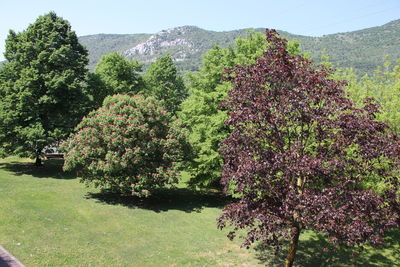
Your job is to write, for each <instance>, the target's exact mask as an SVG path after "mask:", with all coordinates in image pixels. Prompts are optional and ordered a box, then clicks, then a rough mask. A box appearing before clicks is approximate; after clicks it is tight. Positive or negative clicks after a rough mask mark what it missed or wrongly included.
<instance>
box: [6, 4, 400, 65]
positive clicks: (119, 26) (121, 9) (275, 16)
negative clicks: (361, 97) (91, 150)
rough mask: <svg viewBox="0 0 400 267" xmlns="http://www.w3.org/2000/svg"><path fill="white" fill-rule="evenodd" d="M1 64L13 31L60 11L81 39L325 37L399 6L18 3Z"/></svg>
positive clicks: (373, 21) (367, 23)
mask: <svg viewBox="0 0 400 267" xmlns="http://www.w3.org/2000/svg"><path fill="white" fill-rule="evenodd" d="M0 7H1V10H2V12H1V16H0V60H3V51H4V41H5V39H6V37H7V34H8V31H9V29H13V30H15V31H17V32H18V31H22V30H24V29H25V28H26V27H27V26H28V25H29V24H30V23H33V22H34V21H35V19H36V18H37V17H38V16H39V15H43V14H45V13H47V12H49V11H51V10H52V11H55V12H56V13H57V14H58V15H59V16H62V17H63V18H64V19H67V20H68V21H69V22H70V23H71V25H72V28H73V30H75V31H76V33H77V34H78V35H79V36H81V35H88V34H96V33H155V32H158V31H160V30H163V29H167V28H173V27H177V26H183V25H195V26H199V27H201V28H204V29H207V30H215V31H224V30H234V29H240V28H250V27H254V28H258V27H265V28H275V29H279V30H285V31H288V32H290V33H294V34H301V35H309V36H321V35H324V34H330V33H337V32H346V31H354V30H359V29H363V28H368V27H373V26H379V25H383V24H385V23H387V22H389V21H392V20H395V19H400V0H334V1H325V0H297V1H295V0H280V1H279V0H242V1H238V0H230V1H227V0H202V1H199V0H197V1H191V0H186V1H185V0H170V1H165V0H164V1H162V0H131V1H128V0H126V1H125V0H114V1H104V0H69V1H58V0H34V1H33V0H14V1H3V2H2V3H1V4H0Z"/></svg>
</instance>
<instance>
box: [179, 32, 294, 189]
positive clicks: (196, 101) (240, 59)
mask: <svg viewBox="0 0 400 267" xmlns="http://www.w3.org/2000/svg"><path fill="white" fill-rule="evenodd" d="M267 47H268V43H267V41H266V40H265V36H264V35H263V34H262V33H257V32H250V33H249V34H248V35H247V37H245V38H241V37H239V38H238V39H236V40H235V46H234V47H228V48H225V49H223V48H221V47H219V46H215V47H214V48H213V49H211V50H209V51H208V52H207V53H206V54H205V55H204V58H203V64H202V67H201V69H200V71H199V72H196V73H192V74H190V75H189V76H188V80H189V91H190V96H189V97H188V98H187V99H186V100H185V101H184V102H183V103H182V111H181V112H180V113H179V116H180V117H181V119H182V120H183V122H184V123H185V124H186V126H187V127H188V128H189V130H190V134H189V141H190V143H191V145H192V146H193V149H194V154H195V156H194V158H193V160H192V161H191V164H190V167H189V168H188V171H189V173H190V175H191V177H192V178H191V180H190V183H191V184H192V185H197V186H200V187H204V186H205V187H208V186H217V185H218V186H219V180H220V177H221V167H222V163H223V161H222V158H221V156H220V154H219V145H220V142H221V140H223V139H225V138H226V137H228V135H229V133H230V130H229V128H228V127H227V126H225V124H224V122H225V120H226V119H227V117H228V115H227V111H226V110H223V109H221V108H220V104H221V102H223V101H224V100H225V99H226V96H227V93H228V91H229V90H230V89H231V88H232V86H231V84H230V83H229V82H226V81H225V82H224V81H223V80H222V78H223V76H224V75H223V73H224V70H225V69H230V68H233V67H234V66H235V65H243V64H253V63H255V60H256V58H258V57H260V56H261V55H262V54H263V52H264V51H265V50H266V48H267ZM288 49H289V51H290V53H292V54H296V53H299V44H298V42H289V45H288Z"/></svg>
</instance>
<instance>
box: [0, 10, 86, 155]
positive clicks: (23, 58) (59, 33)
mask: <svg viewBox="0 0 400 267" xmlns="http://www.w3.org/2000/svg"><path fill="white" fill-rule="evenodd" d="M4 56H5V58H6V59H7V61H8V62H7V63H6V64H5V65H4V67H3V69H1V70H0V143H1V147H0V150H1V151H0V152H1V153H0V154H3V155H4V154H17V155H21V156H31V157H36V158H37V159H38V158H39V156H40V154H41V152H42V150H43V148H44V147H45V146H46V145H49V144H51V143H53V142H55V141H58V140H61V139H64V138H66V137H67V136H68V134H69V133H70V132H71V131H72V129H73V127H75V126H76V124H77V123H78V122H79V121H80V119H81V118H82V116H83V114H84V113H85V111H86V105H87V101H88V99H87V97H86V94H85V93H84V90H83V87H84V82H85V77H86V75H87V69H86V65H87V63H88V58H87V51H86V49H85V48H84V47H83V46H82V45H80V44H79V42H78V38H77V36H76V34H75V32H74V31H72V30H71V26H70V24H69V23H68V21H66V20H64V19H62V18H61V17H58V16H57V15H56V14H55V13H53V12H50V13H48V14H46V15H44V16H40V17H39V18H38V19H37V20H36V21H35V22H34V23H33V24H31V25H29V26H28V28H27V29H26V30H24V31H22V32H20V33H15V32H14V31H12V30H11V31H10V33H9V35H8V37H7V40H6V50H5V53H4Z"/></svg>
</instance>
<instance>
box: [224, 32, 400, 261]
mask: <svg viewBox="0 0 400 267" xmlns="http://www.w3.org/2000/svg"><path fill="white" fill-rule="evenodd" d="M266 35H267V41H268V42H269V43H270V46H269V47H268V49H267V50H266V52H265V53H264V54H263V56H262V57H261V58H259V59H258V60H257V61H256V64H253V65H245V66H242V67H236V68H234V69H233V70H231V71H229V72H228V74H229V81H231V82H232V84H233V89H232V90H231V91H230V92H229V96H228V100H227V101H226V104H225V106H226V107H227V108H228V110H229V119H228V120H227V125H228V126H230V127H232V128H233V131H232V133H231V134H230V135H229V137H228V138H226V139H225V140H224V141H223V142H222V149H221V153H222V155H223V158H224V165H223V173H222V182H223V184H224V185H225V189H226V190H228V191H229V190H232V191H233V192H234V193H235V194H236V195H237V196H238V197H239V199H238V201H237V202H236V203H232V204H230V205H227V206H226V207H225V208H224V210H223V214H222V215H221V216H220V218H219V226H220V227H225V225H226V224H232V225H234V227H235V231H236V230H238V229H241V228H246V229H248V232H247V238H246V241H245V243H244V244H245V245H246V246H249V245H250V244H251V243H252V242H254V241H257V240H260V241H262V242H264V243H265V244H267V245H274V246H277V247H279V246H280V245H281V243H282V242H285V241H286V240H289V241H290V244H289V251H288V257H287V259H286V266H292V264H293V260H294V256H295V253H296V250H297V244H298V240H299V235H300V233H301V231H303V230H305V229H310V230H314V231H318V232H321V233H323V234H325V235H326V236H327V237H328V238H329V240H330V241H331V242H332V243H334V244H336V245H349V246H354V245H361V244H363V243H365V242H368V243H372V244H379V243H382V242H383V238H382V235H383V233H384V232H386V231H387V230H389V229H391V228H392V227H398V223H399V204H400V203H399V198H398V196H397V197H396V190H397V188H398V183H399V180H398V167H399V155H400V154H399V152H400V147H399V139H398V137H397V136H396V135H394V134H392V133H391V131H390V129H389V127H388V126H387V125H386V124H385V123H382V122H378V121H376V120H375V119H374V118H375V114H377V112H378V107H377V105H376V104H374V103H373V101H372V100H371V99H367V100H366V102H365V104H364V106H363V107H362V108H356V107H354V105H353V102H352V101H350V100H349V99H348V98H347V97H346V94H345V92H344V90H343V85H344V84H345V83H344V82H342V81H335V80H333V79H331V78H329V76H330V74H331V73H330V70H329V69H327V68H325V67H323V66H314V65H313V63H312V62H311V61H310V60H308V59H306V58H304V57H302V56H296V55H291V54H290V53H289V52H288V50H287V42H286V40H284V39H282V38H280V37H279V36H278V34H277V33H276V32H275V31H273V30H270V31H267V34H266ZM371 180H375V181H379V182H382V183H384V184H385V185H386V186H385V187H384V190H382V191H380V192H376V191H375V190H374V184H373V183H372V184H371V183H370V181H371ZM233 236H234V231H233V232H231V234H230V237H233Z"/></svg>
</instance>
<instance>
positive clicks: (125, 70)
mask: <svg viewBox="0 0 400 267" xmlns="http://www.w3.org/2000/svg"><path fill="white" fill-rule="evenodd" d="M141 71H142V64H141V63H139V62H137V61H135V60H129V59H126V58H125V57H124V56H123V55H121V54H120V53H116V52H114V53H110V54H107V55H104V56H103V57H102V58H101V59H100V61H99V63H98V64H97V65H96V69H95V71H94V74H91V75H90V76H89V87H90V90H91V92H92V95H93V97H94V101H95V103H96V104H97V107H98V106H101V104H102V102H103V100H104V98H105V97H106V96H109V95H114V94H138V93H140V92H141V91H142V90H143V89H144V82H143V78H142V76H141V75H140V72H141Z"/></svg>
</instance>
